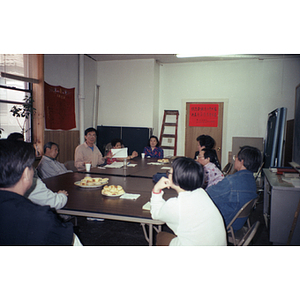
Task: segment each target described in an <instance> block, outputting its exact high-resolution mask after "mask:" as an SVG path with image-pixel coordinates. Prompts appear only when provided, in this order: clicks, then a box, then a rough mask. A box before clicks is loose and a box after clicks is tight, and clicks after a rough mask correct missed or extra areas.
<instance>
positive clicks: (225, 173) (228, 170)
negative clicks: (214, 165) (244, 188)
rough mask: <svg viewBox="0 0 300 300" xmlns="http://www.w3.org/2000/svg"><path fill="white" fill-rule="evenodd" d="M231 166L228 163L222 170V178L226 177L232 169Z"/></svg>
mask: <svg viewBox="0 0 300 300" xmlns="http://www.w3.org/2000/svg"><path fill="white" fill-rule="evenodd" d="M232 166H233V164H232V163H231V162H229V163H228V164H227V165H226V166H225V167H224V168H223V170H222V173H223V175H224V176H226V175H228V174H229V173H230V171H231V169H232Z"/></svg>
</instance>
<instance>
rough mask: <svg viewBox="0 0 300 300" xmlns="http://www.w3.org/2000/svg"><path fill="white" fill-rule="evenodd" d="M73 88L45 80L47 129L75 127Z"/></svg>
mask: <svg viewBox="0 0 300 300" xmlns="http://www.w3.org/2000/svg"><path fill="white" fill-rule="evenodd" d="M74 92H75V88H71V89H66V88H63V87H61V86H53V85H50V84H47V83H46V82H45V121H46V128H47V129H62V130H70V129H72V128H76V121H75V103H74Z"/></svg>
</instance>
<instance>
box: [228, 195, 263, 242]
mask: <svg viewBox="0 0 300 300" xmlns="http://www.w3.org/2000/svg"><path fill="white" fill-rule="evenodd" d="M257 201H258V197H257V198H254V199H252V200H250V201H249V202H247V203H245V204H244V205H243V207H242V208H241V209H240V210H239V211H238V212H237V213H236V215H235V216H234V217H233V219H232V220H231V221H230V223H229V224H228V225H227V228H226V230H227V239H228V242H229V243H231V244H233V245H234V246H237V245H238V244H239V242H240V241H241V240H242V238H243V237H244V236H245V234H246V233H247V232H248V230H249V229H250V228H251V225H250V220H249V216H250V214H251V212H252V209H253V207H254V205H255V204H256V202H257ZM242 218H247V220H246V221H245V225H244V226H243V227H242V228H241V229H240V230H237V231H234V230H233V227H232V225H233V223H234V221H235V220H237V219H242Z"/></svg>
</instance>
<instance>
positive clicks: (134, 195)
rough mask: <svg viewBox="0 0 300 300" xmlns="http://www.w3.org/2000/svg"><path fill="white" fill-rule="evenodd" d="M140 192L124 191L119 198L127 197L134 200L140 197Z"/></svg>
mask: <svg viewBox="0 0 300 300" xmlns="http://www.w3.org/2000/svg"><path fill="white" fill-rule="evenodd" d="M140 196H141V195H140V194H129V193H125V194H123V195H122V196H121V197H120V198H121V199H129V200H136V199H137V198H138V197H140Z"/></svg>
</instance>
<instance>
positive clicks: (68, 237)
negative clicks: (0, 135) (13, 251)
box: [0, 140, 80, 245]
mask: <svg viewBox="0 0 300 300" xmlns="http://www.w3.org/2000/svg"><path fill="white" fill-rule="evenodd" d="M34 160H35V151H34V148H33V146H32V145H31V144H29V143H25V142H21V141H9V140H0V170H1V172H0V245H72V244H73V241H74V239H75V241H77V242H78V238H77V237H76V235H74V233H73V224H72V223H68V222H66V223H64V222H62V221H61V219H60V217H59V216H58V215H57V214H56V213H55V212H54V211H53V209H51V208H50V207H49V206H40V205H37V204H35V203H32V202H31V201H30V200H28V199H27V198H25V197H24V196H23V195H24V194H25V192H26V191H27V190H28V189H29V188H30V187H31V185H32V178H33V173H34V170H33V167H32V164H33V162H34ZM79 244H80V243H79Z"/></svg>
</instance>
